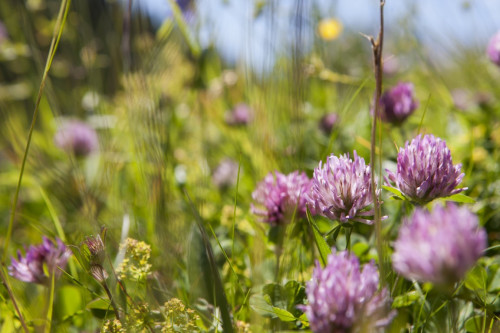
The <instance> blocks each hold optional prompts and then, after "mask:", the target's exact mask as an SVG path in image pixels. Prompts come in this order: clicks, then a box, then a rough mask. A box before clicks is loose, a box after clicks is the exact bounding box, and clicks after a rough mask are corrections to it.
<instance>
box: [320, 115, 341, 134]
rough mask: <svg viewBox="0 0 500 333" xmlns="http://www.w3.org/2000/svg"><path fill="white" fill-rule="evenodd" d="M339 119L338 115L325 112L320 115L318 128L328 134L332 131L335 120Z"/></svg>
mask: <svg viewBox="0 0 500 333" xmlns="http://www.w3.org/2000/svg"><path fill="white" fill-rule="evenodd" d="M338 120H339V116H338V115H337V114H336V113H333V112H332V113H327V114H325V115H324V116H323V117H321V120H320V122H319V128H320V129H321V130H322V131H323V133H325V134H326V135H330V134H331V133H332V131H333V128H334V127H335V125H336V124H337V121H338Z"/></svg>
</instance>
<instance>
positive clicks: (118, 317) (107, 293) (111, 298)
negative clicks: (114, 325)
mask: <svg viewBox="0 0 500 333" xmlns="http://www.w3.org/2000/svg"><path fill="white" fill-rule="evenodd" d="M101 285H102V287H103V288H104V290H105V291H106V295H108V299H109V301H110V302H111V307H112V308H113V310H114V311H115V316H116V319H118V320H119V321H122V319H121V317H120V309H118V307H117V306H116V303H115V301H114V299H113V295H112V294H111V291H110V290H109V288H108V284H107V283H106V280H104V281H103V282H102V283H101Z"/></svg>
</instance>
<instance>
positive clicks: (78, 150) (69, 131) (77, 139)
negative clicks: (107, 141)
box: [54, 120, 99, 156]
mask: <svg viewBox="0 0 500 333" xmlns="http://www.w3.org/2000/svg"><path fill="white" fill-rule="evenodd" d="M54 141H55V144H56V146H58V147H59V148H61V149H63V150H65V151H68V152H72V153H73V154H75V156H87V155H89V154H90V153H93V152H94V151H96V150H97V148H98V146H99V142H98V139H97V133H96V132H95V130H94V129H93V128H91V127H90V126H88V125H87V124H85V123H83V122H81V121H74V120H73V121H68V122H67V123H65V124H63V125H62V127H61V128H60V129H59V130H58V131H57V133H56V135H55V137H54Z"/></svg>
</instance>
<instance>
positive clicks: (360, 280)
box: [299, 251, 395, 333]
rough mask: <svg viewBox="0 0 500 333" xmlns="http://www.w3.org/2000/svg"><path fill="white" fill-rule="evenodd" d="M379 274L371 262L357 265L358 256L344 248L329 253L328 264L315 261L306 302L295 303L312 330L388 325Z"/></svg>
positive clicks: (386, 299) (320, 332)
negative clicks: (304, 314) (362, 265)
mask: <svg viewBox="0 0 500 333" xmlns="http://www.w3.org/2000/svg"><path fill="white" fill-rule="evenodd" d="M378 284H379V274H378V270H377V268H376V267H375V264H374V263H373V261H372V262H370V263H368V264H366V265H365V266H364V267H363V270H361V269H360V264H359V260H358V258H357V257H356V256H355V255H353V254H349V252H347V251H342V252H339V253H337V254H336V253H332V254H330V255H329V256H328V264H327V265H326V267H325V268H323V269H322V268H321V266H320V264H319V262H316V267H315V269H314V271H313V276H312V279H311V280H310V281H309V282H308V283H307V286H306V293H307V300H308V302H309V304H307V305H301V306H299V309H301V310H303V311H304V312H305V313H306V315H307V318H308V319H309V323H310V325H311V329H312V331H313V332H315V333H331V332H339V333H344V332H345V333H347V332H374V331H377V330H382V329H383V328H384V327H385V326H387V325H389V324H390V322H391V320H392V318H393V317H394V315H395V313H394V312H393V311H390V304H391V303H390V299H389V297H388V291H387V289H386V288H384V289H382V290H381V291H380V292H377V290H378Z"/></svg>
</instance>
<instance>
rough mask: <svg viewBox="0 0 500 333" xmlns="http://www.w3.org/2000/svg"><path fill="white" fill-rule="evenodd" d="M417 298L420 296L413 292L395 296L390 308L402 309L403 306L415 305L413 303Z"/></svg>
mask: <svg viewBox="0 0 500 333" xmlns="http://www.w3.org/2000/svg"><path fill="white" fill-rule="evenodd" d="M419 297H420V295H419V294H418V292H416V291H414V290H413V291H410V292H407V293H406V294H404V295H400V296H397V297H396V298H394V301H393V302H392V307H393V308H396V309H399V308H404V307H405V306H410V305H412V304H413V303H415V301H416V300H417V299H418V298H419Z"/></svg>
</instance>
